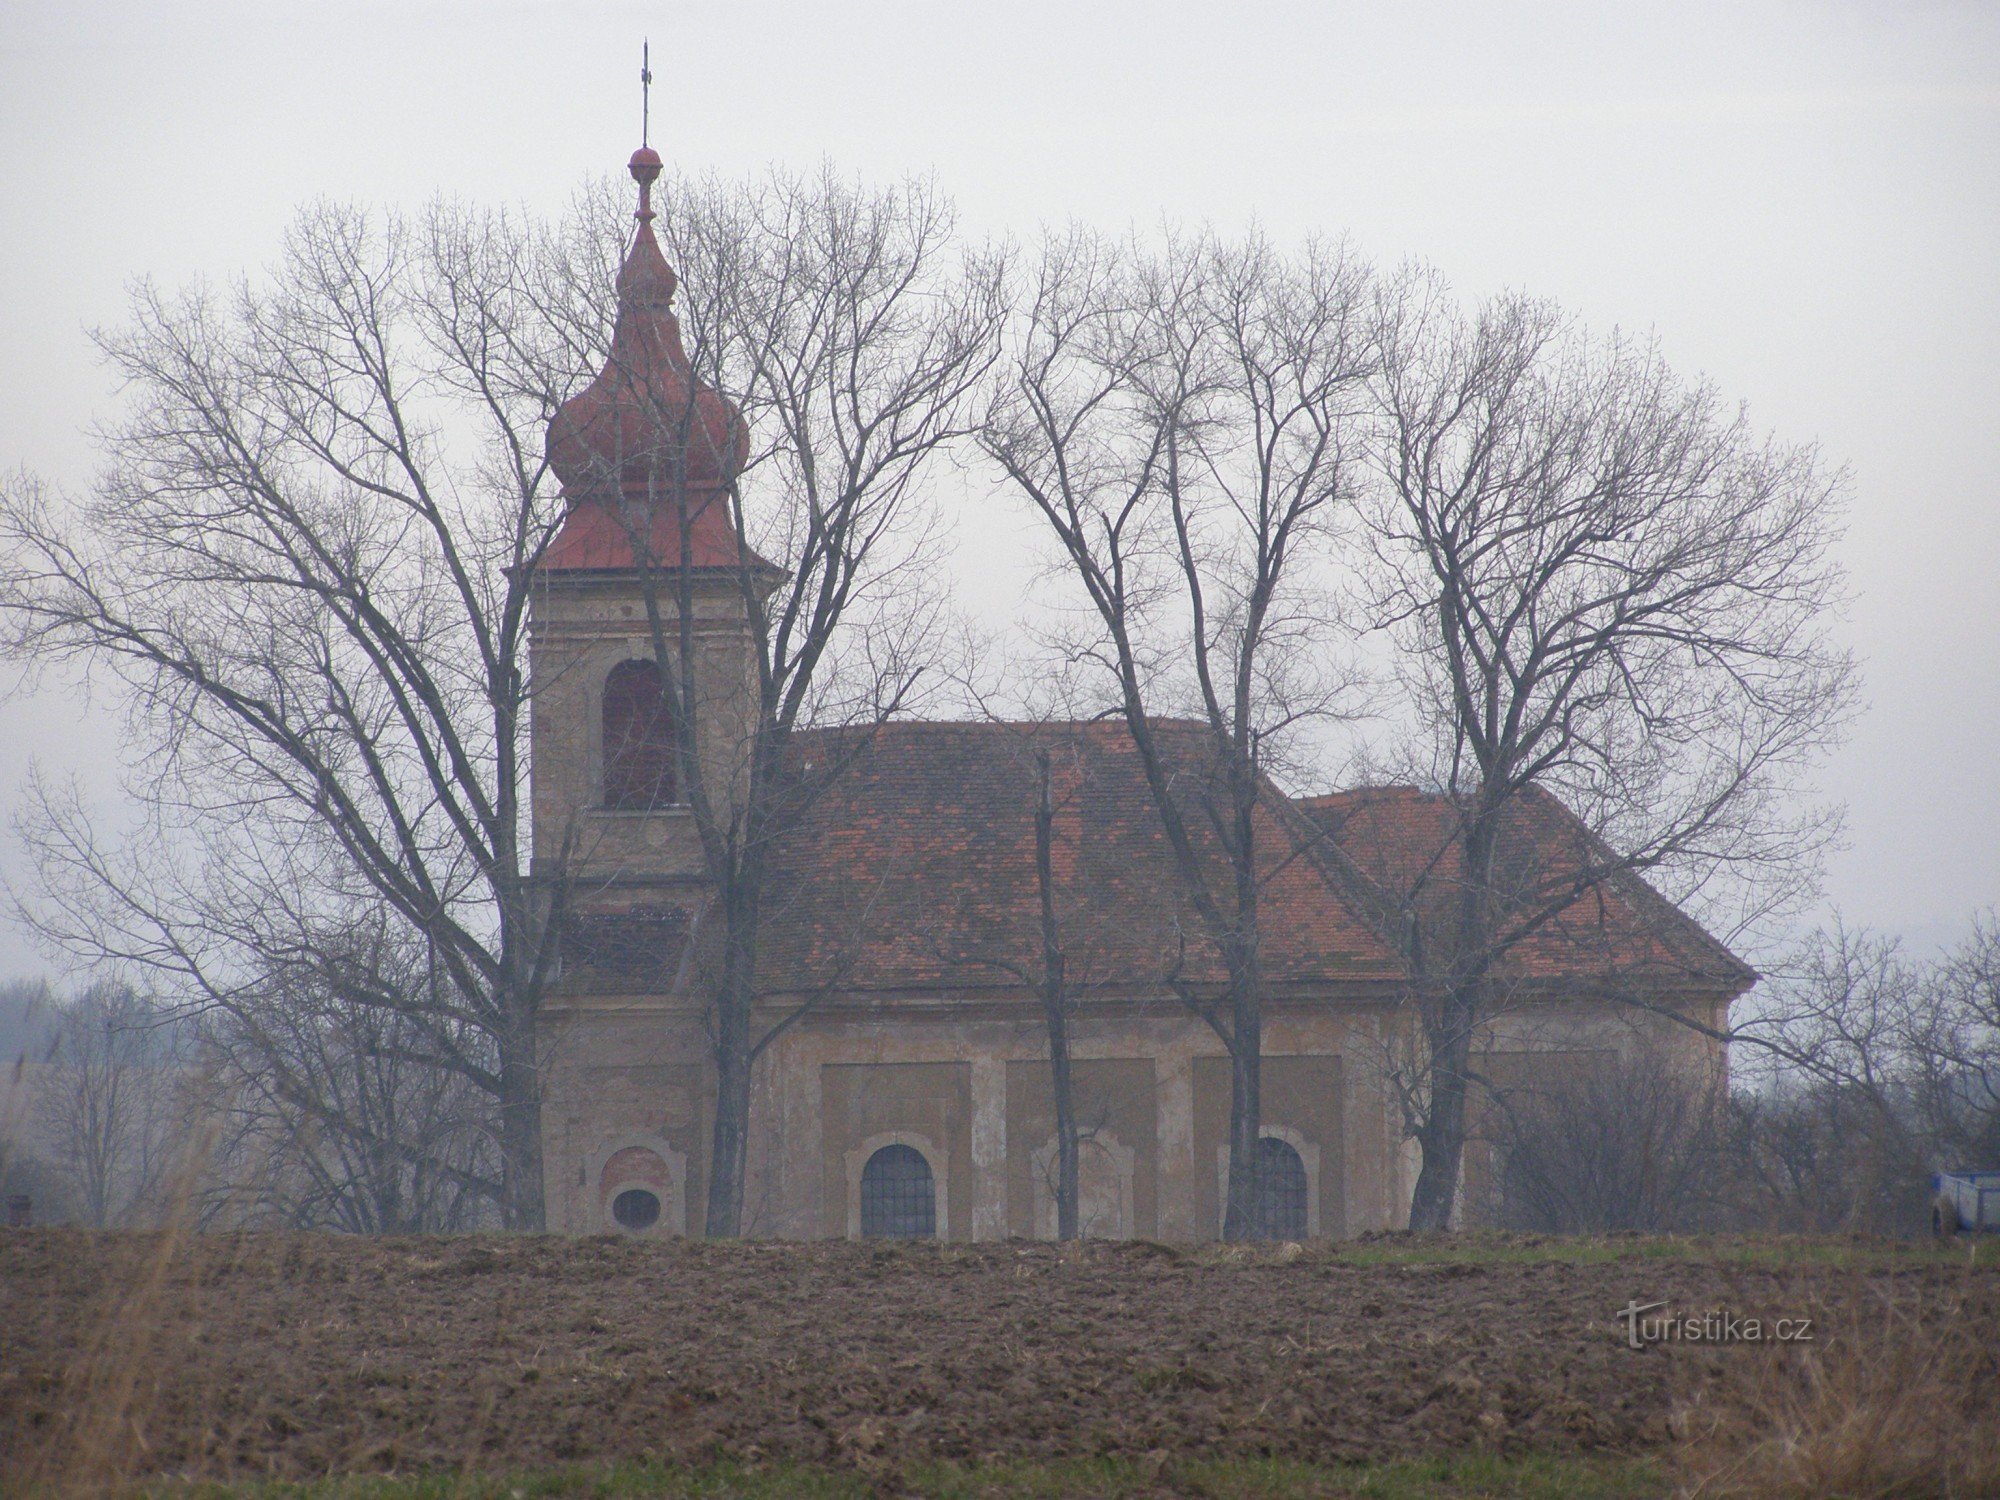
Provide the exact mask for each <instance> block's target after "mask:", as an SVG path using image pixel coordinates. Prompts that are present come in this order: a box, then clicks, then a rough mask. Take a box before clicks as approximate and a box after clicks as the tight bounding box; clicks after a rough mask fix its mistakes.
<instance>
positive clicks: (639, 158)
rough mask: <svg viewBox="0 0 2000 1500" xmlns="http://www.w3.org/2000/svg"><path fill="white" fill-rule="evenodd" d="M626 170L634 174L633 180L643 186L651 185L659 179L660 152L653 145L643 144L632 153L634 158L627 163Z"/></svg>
mask: <svg viewBox="0 0 2000 1500" xmlns="http://www.w3.org/2000/svg"><path fill="white" fill-rule="evenodd" d="M625 170H626V171H628V172H630V173H631V174H632V180H633V181H634V182H636V183H638V184H639V185H640V186H641V187H651V186H652V185H653V184H654V183H655V182H657V181H659V177H660V153H659V152H657V151H655V150H654V149H653V148H652V147H651V146H641V147H640V148H639V149H638V150H637V151H634V152H633V153H632V160H631V161H630V162H629V163H627V165H626V168H625Z"/></svg>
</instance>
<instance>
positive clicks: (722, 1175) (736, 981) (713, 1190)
mask: <svg viewBox="0 0 2000 1500" xmlns="http://www.w3.org/2000/svg"><path fill="white" fill-rule="evenodd" d="M734 874H735V879H734V881H733V882H732V888H731V889H730V890H729V891H728V892H727V893H726V894H725V895H724V898H723V925H724V932H723V944H724V950H723V960H722V982H721V983H720V984H719V985H718V986H717V988H716V996H715V1009H716V1016H715V1126H714V1129H713V1131H712V1132H711V1133H710V1137H709V1152H708V1211H707V1213H706V1215H705V1216H704V1219H703V1223H702V1232H703V1233H704V1234H705V1235H707V1236H708V1238H710V1239H712V1240H722V1239H740V1238H741V1237H742V1235H743V1201H744V1177H745V1173H746V1170H747V1168H748V1164H749V1147H750V1069H751V1065H752V1063H753V1061H754V1060H755V1048H754V1046H753V1044H752V1040H751V1035H750V1023H751V1015H750V1010H751V1002H752V1000H753V999H754V998H755V993H756V983H755V981H756V957H757V948H756V944H757V923H758V915H759V901H758V895H759V892H758V888H757V882H758V881H759V880H760V879H761V876H762V870H761V868H760V867H759V865H758V864H757V857H756V854H755V852H754V851H749V852H746V853H745V854H744V855H743V856H742V857H741V858H740V860H739V862H738V864H737V867H736V870H735V872H734Z"/></svg>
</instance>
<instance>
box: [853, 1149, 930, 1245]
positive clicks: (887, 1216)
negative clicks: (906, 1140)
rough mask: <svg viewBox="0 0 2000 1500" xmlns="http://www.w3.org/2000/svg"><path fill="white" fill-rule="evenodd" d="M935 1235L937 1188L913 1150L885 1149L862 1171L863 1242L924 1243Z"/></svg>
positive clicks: (921, 1155)
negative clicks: (900, 1241) (922, 1241)
mask: <svg viewBox="0 0 2000 1500" xmlns="http://www.w3.org/2000/svg"><path fill="white" fill-rule="evenodd" d="M936 1234H937V1186H936V1184H935V1183H934V1182H933V1180H932V1178H931V1164H930V1163H929V1162H927V1161H925V1160H924V1154H923V1152H921V1151H919V1150H917V1149H916V1148H915V1147H914V1146H884V1147H883V1148H882V1149H881V1150H880V1151H877V1152H876V1153H875V1154H874V1155H873V1156H871V1157H869V1158H868V1165H867V1166H865V1167H863V1168H862V1169H861V1235H862V1238H864V1239H871V1240H873V1239H883V1240H927V1239H930V1238H932V1237H933V1236H935V1235H936Z"/></svg>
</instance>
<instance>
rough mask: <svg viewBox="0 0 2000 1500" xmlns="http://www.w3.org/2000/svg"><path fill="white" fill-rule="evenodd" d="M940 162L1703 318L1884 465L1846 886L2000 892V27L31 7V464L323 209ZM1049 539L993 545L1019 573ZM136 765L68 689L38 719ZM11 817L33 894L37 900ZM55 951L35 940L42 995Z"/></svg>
mask: <svg viewBox="0 0 2000 1500" xmlns="http://www.w3.org/2000/svg"><path fill="white" fill-rule="evenodd" d="M642 35H650V37H651V39H652V43H653V58H654V69H655V73H656V76H657V80H658V81H657V83H656V85H655V90H654V115H653V118H654V130H653V140H654V144H655V145H657V146H658V147H659V148H660V149H661V150H662V151H663V152H664V153H665V154H666V155H667V156H668V157H669V159H670V160H671V161H673V162H674V163H675V164H676V165H679V166H682V167H687V168H691V169H696V170H701V169H707V168H715V169H718V170H720V171H723V172H749V171H754V170H756V169H757V168H758V167H760V166H762V165H764V164H765V163H767V162H773V161H777V162H784V163H789V164H793V165H801V166H804V165H810V164H812V163H814V162H816V161H818V160H819V159H821V158H822V157H825V158H829V159H831V160H832V161H834V162H835V163H836V164H838V165H839V166H841V167H843V168H846V169H849V170H852V171H856V172H860V173H862V174H865V175H868V176H873V177H884V176H893V175H899V174H901V173H903V172H905V171H909V170H926V169H929V170H934V171H935V172H936V174H937V176H938V178H939V179H940V181H941V183H942V184H943V185H944V186H945V187H946V188H947V189H948V190H949V191H950V192H952V193H953V194H954V195H955V196H956V197H957V198H958V200H959V202H960V204H961V205H962V206H963V208H964V210H965V212H966V215H967V218H968V220H969V221H970V222H971V223H972V224H973V225H974V226H975V227H976V228H978V229H980V230H991V231H999V232H1012V233H1015V234H1019V235H1029V234H1032V233H1033V232H1034V230H1035V229H1036V227H1037V226H1038V225H1039V224H1041V223H1043V222H1048V221H1060V220H1063V219H1067V218H1070V217H1078V218H1083V219H1087V220H1091V221H1095V222H1097V223H1100V224H1103V225H1106V226H1109V227H1114V228H1115V227H1121V226H1123V225H1125V224H1127V223H1129V222H1132V221H1134V220H1136V221H1139V222H1141V223H1151V222H1154V221H1156V220H1158V219H1159V218H1160V217H1161V216H1162V215H1168V216H1172V217H1175V218H1179V219H1182V220H1188V221H1200V220H1210V221H1213V222H1215V223H1217V224H1219V225H1222V226H1225V227H1241V226H1243V225H1244V224H1246V223H1248V222H1249V221H1250V220H1251V219H1253V218H1255V219H1257V220H1260V221H1261V222H1262V223H1263V224H1264V225H1265V227H1266V228H1267V229H1269V230H1271V231H1272V232H1274V233H1276V234H1278V235H1281V236H1292V235H1297V234H1302V233H1305V232H1307V231H1315V230H1317V231H1325V232H1336V233H1337V232H1342V231H1345V232H1347V233H1350V234H1351V235H1352V236H1353V237H1354V238H1355V240H1356V241H1357V243H1358V244H1359V246H1360V247H1361V248H1362V249H1363V250H1364V251H1366V252H1368V253H1370V254H1372V255H1373V256H1375V257H1376V258H1377V259H1379V260H1382V261H1385V262H1395V261H1398V260H1400V259H1402V258H1404V257H1406V256H1417V257H1422V258H1425V259H1428V260H1430V261H1432V262H1433V263H1435V264H1437V265H1438V266H1439V267H1440V268H1442V269H1443V271H1444V272H1445V273H1446V274H1447V275H1448V276H1450V277H1451V278H1452V279H1453V281H1454V282H1455V283H1456V284H1457V285H1458V286H1459V287H1460V288H1461V289H1462V290H1463V291H1465V292H1466V293H1468V294H1479V293H1484V292H1488V291H1492V290H1495V289H1498V288H1502V287H1518V288H1523V289H1526V290H1529V291H1532V292H1536V293H1541V294H1546V295H1550V296H1554V297H1556V298H1558V299H1559V300H1561V301H1562V302H1564V303H1565V304H1566V305H1568V306H1570V307H1572V308H1574V309H1576V310H1577V311H1579V312H1581V313H1583V314H1584V315H1585V316H1586V317H1588V318H1589V319H1590V320H1591V321H1592V322H1593V323H1595V324H1597V325H1598V326H1600V327H1608V326H1609V325H1612V324H1619V325H1622V326H1624V327H1627V328H1635V329H1654V330H1657V332H1658V333H1659V335H1660V337H1661V339H1662V340H1663V342H1664V345H1665V347H1666V350H1667V352H1668V354H1669V356H1670V357H1671V358H1672V359H1673V360H1674V361H1675V362H1676V363H1677V364H1678V365H1680V366H1681V367H1682V368H1683V369H1684V370H1686V371H1689V372H1696V371H1700V372H1705V373H1707V374H1709V375H1711V376H1713V377H1714V378H1715V379H1716V380H1717V381H1718V382H1720V384H1721V386H1722V388H1723V389H1724V390H1725V391H1726V392H1728V393H1731V394H1733V395H1737V396H1740V397H1742V398H1743V399H1745V400H1746V401H1748V402H1749V403H1750V407H1751V413H1752V416H1753V418H1754V419H1755V420H1756V421H1757V422H1758V423H1759V424H1760V425H1764V426H1768V427H1771V428H1774V429H1776V430H1777V431H1778V432H1779V433H1781V434H1782V435H1784V436H1786V437H1788V438H1795V439H1816V440H1818V441H1819V442H1820V443H1822V444H1823V446H1824V448H1825V450H1826V452H1827V454H1828V455H1829V456H1830V457H1831V458H1832V459H1833V460H1835V461H1837V462H1840V463H1844V464H1846V465H1848V466H1850V467H1851V469H1852V470H1853V474H1854V493H1855V506H1854V512H1853V516H1852V524H1851V528H1850V532H1849V536H1848V540H1847V543H1846V545H1845V557H1846V561H1847V564H1848V567H1849V568H1850V569H1851V572H1852V577H1853V583H1854V587H1855V592H1856V600H1855V603H1854V606H1853V608H1852V611H1851V617H1850V620H1849V627H1848V628H1849V632H1850V638H1851V640H1852V642H1853V644H1854V646H1855V647H1856V649H1857V650H1858V651H1859V652H1860V653H1861V654H1862V655H1863V657H1864V658H1865V660H1866V665H1867V687H1868V697H1869V701H1870V705H1871V706H1870V711H1869V713H1868V715H1867V716H1866V718H1865V719H1864V720H1863V721H1862V723H1861V724H1860V725H1859V727H1858V728H1857V730H1856V732H1855V734H1854V736H1853V738H1852V742H1851V743H1850V745H1849V746H1848V747H1847V748H1846V749H1845V750H1844V751H1843V752H1842V753H1841V754H1840V755H1839V757H1838V758H1837V759H1836V760H1835V761H1834V762H1833V763H1832V764H1831V765H1830V766H1829V768H1828V771H1827V776H1826V788H1827V790H1828V792H1829V793H1830V794H1831V795H1833V796H1835V797H1837V798H1839V799H1841V800H1843V801H1845V802H1846V803H1847V804H1848V807H1849V842H1850V848H1849V849H1848V850H1847V851H1846V852H1845V853H1844V854H1843V855H1841V856H1840V857H1839V858H1838V860H1837V861H1836V863H1835V865H1834V867H1833V869H1832V872H1831V879H1830V882H1829V895H1830V896H1831V897H1832V898H1833V899H1834V900H1835V901H1836V902H1838V903H1839V905H1840V906H1841V907H1842V908H1843V909H1844V910H1845V912H1846V913H1847V915H1848V917H1849V919H1850V920H1851V921H1859V922H1866V923H1870V924H1876V925H1882V926H1887V927H1892V928H1896V929H1899V930H1903V931H1905V932H1908V933H1909V934H1911V935H1912V936H1913V937H1915V938H1918V939H1934V938H1936V937H1939V936H1944V935H1949V934H1950V933H1951V932H1953V931H1955V930H1956V929H1957V928H1958V926H1959V925H1960V924H1961V923H1962V922H1963V921H1964V920H1965V918H1966V916H1967V915H1968V914H1969V913H1970V912H1971V911H1972V910H1974V909H1975V908H1979V907H1985V906H1991V905H1993V904H1995V903H1996V902H2000V775H1996V771H2000V757H1996V755H1995V752H1994V748H1993V747H1994V746H1995V744H1996V743H2000V649H1996V647H2000V630H1996V625H2000V602H1996V600H2000V591H1996V580H2000V477H1997V476H2000V4H1994V3H1990V0H1956V3H1954V0H1935V3H1924V0H1912V3H1906V4H1888V3H1861V0H1821V3H1817V4H1780V3H1765V0H1729V3H1725V4H1708V3H1695V0H1678V3H1674V4H1639V3H1626V4H1619V5H1605V4H1603V3H1601V0H1599V3H1577V4H1553V3H1549V4H1535V5H1524V4H1511V5H1510V4H1499V3H1493V0H1483V3H1435V4H1425V3H1412V4H1395V5H1390V4H1381V3H1375V4H1360V3H1349V0H1341V3H1334V0H1329V3H1321V4H1297V3H1295V4H1254V3H1241V0H1239V3H1237V4H1235V5H1232V6H1227V7H1217V6H1212V5H1211V6H1202V7H1194V6H1189V5H1182V4H1174V3H1167V0H1151V3H1147V4H1129V5H1125V4H1110V3H1103V0H1070V3H1067V4H1060V5H990V4H989V5H979V6H973V5H952V4H939V3H932V4H923V5H919V4H904V5H848V6H829V5H826V4H824V3H818V4H808V3H786V4H741V3H739V4H734V5H723V6H706V7H690V6H664V5H644V4H600V3H576V0H572V3H566V4H562V5H545V4H505V3H485V4H469V3H468V4H436V3H432V4H425V3H421V0H401V3H397V4H393V5H390V4H380V5H376V4H360V3H323V4H314V5H310V6H307V5H304V4H299V3H292V4H285V3H277V4H274V3H271V0H259V3H254V4H245V3H225V0H203V3H199V4H189V3H185V0H149V3H147V4H145V5H137V4H129V3H119V0H100V3H93V4H91V5H87V6H85V5H77V4H74V3H72V0H61V3H56V0H0V468H6V469H11V468H13V467H14V466H16V465H20V464H25V465H27V466H28V467H30V468H33V469H35V470H38V471H39V472H41V473H42V474H44V475H46V476H48V477H50V478H53V479H58V480H62V481H65V482H69V483H71V484H78V483H82V482H84V481H86V480H87V479H88V476H89V473H90V467H91V455H90V447H89V444H88V441H87V439H86V437H85V434H84V429H85V428H86V427H87V425H88V424H89V422H90V421H91V420H92V419H93V417H94V416H97V415H100V414H103V413H105V412H107V411H108V410H109V409H110V405H111V402H112V400H113V395H114V393H113V392H112V390H111V388H110V386H109V383H108V380H107V378H106V375H105V373H104V372H103V371H102V369H101V368H99V367H98V365H97V364H96V361H95V357H94V354H93V352H92V350H91V348H90V346H89V344H88V342H87V340H86V338H85V336H84V332H83V330H84V329H85V328H86V327H87V326H89V325H92V324H96V323H101V322H108V321H116V320H117V319H118V318H119V317H120V315H121V310H122V308H123V305H124V295H125V287H126V285H127V283H128V282H129V281H130V280H131V279H132V278H134V277H136V276H139V275H142V274H145V275H151V276H153V277H155V278H157V279H159V280H160V281H162V282H164V283H167V284H170V285H171V284H174V283H177V282H180V281H183V280H185V279H187V278H189V277H192V276H195V275H203V274H205V275H208V276H211V277H218V278H220V277H226V276H228V275H230V274H232V273H234V272H236V271H238V270H241V269H246V268H254V267H255V266H257V265H258V264H260V263H262V262H264V261H266V260H267V259H269V258H270V256H271V255H272V253H273V251H274V248H275V246H276V243H277V238H278V235H279V233H280V231H281V230H282V228H283V227H284V224H285V222H286V220H287V218H288V216H289V214H290V212H291V209H292V207H293V205H295V204H296V203H297V202H298V201H299V200H301V199H303V198H306V197H309V196H315V195H321V194H325V195H331V196H336V197H344V198H357V199H363V200H367V201H371V202H377V203H393V204H403V205H411V206H414V205H416V204H418V203H421V202H422V201H423V200H424V199H425V198H427V197H429V196H430V195H431V194H432V193H433V192H436V191H438V190H440V189H442V190H448V191H452V192H456V193H460V194H463V195H465V196H467V197H470V198H475V199H482V200H499V201H509V202H515V201H518V202H525V203H527V204H530V205H533V206H539V207H547V208H554V207H557V206H559V205H560V204H561V203H562V201H563V200H564V199H565V198H566V197H567V196H568V194H569V193H570V192H571V191H572V190H573V189H574V188H575V187H576V185H577V184H578V183H579V182H580V181H581V180H582V179H583V178H584V177H585V176H587V175H589V174H592V173H598V172H603V171H606V170H614V169H616V168H617V167H618V166H619V165H620V164H622V162H623V161H624V158H625V156H626V155H627V154H628V153H629V152H630V150H631V149H632V147H633V146H634V145H635V144H636V143H637V142H636V137H637V123H638V122H637V86H636V77H635V75H636V70H637V50H638V40H639V38H640V37H641V36H642ZM1010 524H1011V523H1009V522H1006V521H1002V520H999V519H997V518H987V519H985V520H984V521H983V523H982V524H981V525H980V526H979V528H978V535H979V537H980V547H981V549H982V556H983V555H984V552H985V549H988V548H989V547H991V546H994V545H1004V544H1005V543H1006V542H1007V541H1008V540H1009V537H1008V528H1009V525H1010ZM32 757H40V758H41V759H42V760H43V762H44V763H46V764H50V765H52V766H55V767H57V768H60V769H71V768H74V769H77V770H78V771H80V772H81V773H82V774H84V775H86V777H91V778H108V777H109V776H110V775H111V774H112V769H113V767H114V766H115V746H114V744H113V743H112V737H111V735H110V733H109V731H108V728H107V727H106V726H105V725H103V724H101V723H96V722H92V721H90V720H89V719H87V718H86V717H85V716H83V715H82V713H81V711H80V710H79V709H78V708H77V707H76V706H75V705H74V704H73V703H71V702H70V701H69V700H67V699H64V698H61V697H53V696H50V695H48V694H46V693H45V694H43V695H42V696H40V697H35V698H17V699H16V700H14V701H12V702H6V703H0V811H5V812H11V809H12V807H13V806H14V805H15V804H16V803H17V802H18V788H19V784H20V780H21V777H22V775H23V774H24V772H25V769H26V767H27V765H28V763H29V761H30V759H31V758H32ZM11 844H12V837H11V834H5V833H0V869H8V870H14V871H18V868H19V865H18V859H17V857H16V856H15V854H14V852H13V850H12V848H11ZM33 967H38V965H37V964H36V961H35V959H34V958H33V956H32V954H31V952H30V950H29V949H28V948H27V946H26V945H25V943H24V942H23V941H22V940H21V939H20V937H19V936H18V935H17V934H13V933H10V932H8V931H7V930H6V929H4V928H0V976H3V975H5V974H7V973H9V972H21V971H24V970H27V969H30V968H33Z"/></svg>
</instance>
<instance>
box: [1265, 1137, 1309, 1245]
mask: <svg viewBox="0 0 2000 1500" xmlns="http://www.w3.org/2000/svg"><path fill="white" fill-rule="evenodd" d="M1306 1206H1307V1199H1306V1164H1305V1162H1304V1160H1303V1159H1302V1158H1301V1157H1300V1156H1299V1153H1298V1151H1297V1149H1296V1148H1295V1147H1294V1146H1293V1145H1292V1143H1291V1142H1290V1141H1281V1140H1279V1139H1278V1137H1276V1136H1274V1135H1267V1136H1263V1137H1261V1138H1260V1139H1259V1140H1258V1142H1257V1233H1258V1236H1259V1238H1261V1239H1267V1240H1302V1239H1304V1238H1305V1237H1306Z"/></svg>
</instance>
